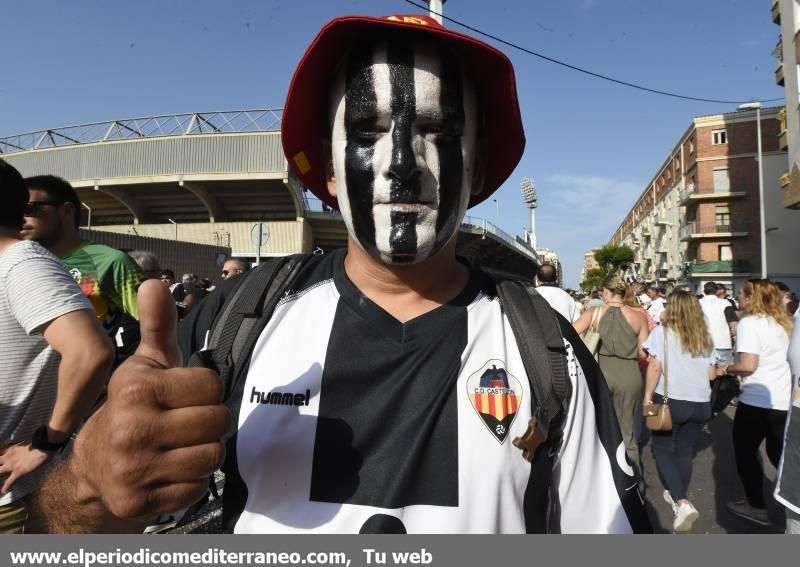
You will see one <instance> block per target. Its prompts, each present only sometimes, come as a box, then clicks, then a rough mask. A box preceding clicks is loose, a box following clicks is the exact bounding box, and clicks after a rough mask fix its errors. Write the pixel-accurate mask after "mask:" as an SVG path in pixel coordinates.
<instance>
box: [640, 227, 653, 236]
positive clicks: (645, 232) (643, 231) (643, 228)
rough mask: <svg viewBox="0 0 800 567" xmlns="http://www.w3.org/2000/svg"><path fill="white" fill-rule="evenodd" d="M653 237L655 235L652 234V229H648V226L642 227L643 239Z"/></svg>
mask: <svg viewBox="0 0 800 567" xmlns="http://www.w3.org/2000/svg"><path fill="white" fill-rule="evenodd" d="M651 236H653V233H652V232H650V228H649V227H647V226H645V227H642V237H643V238H650V237H651Z"/></svg>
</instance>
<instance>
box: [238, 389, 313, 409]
mask: <svg viewBox="0 0 800 567" xmlns="http://www.w3.org/2000/svg"><path fill="white" fill-rule="evenodd" d="M310 399H311V390H306V393H305V394H292V393H291V392H259V391H258V390H256V387H255V386H253V391H252V392H251V393H250V403H251V404H253V403H255V404H267V405H273V406H307V405H308V401H309V400H310Z"/></svg>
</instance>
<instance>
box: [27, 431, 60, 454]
mask: <svg viewBox="0 0 800 567" xmlns="http://www.w3.org/2000/svg"><path fill="white" fill-rule="evenodd" d="M67 443H69V437H67V438H66V439H64V440H63V441H62V442H61V443H51V442H50V440H49V439H48V438H47V426H46V425H42V426H41V427H39V428H38V429H37V430H36V431H34V432H33V439H31V447H33V448H34V449H39V450H40V451H44V452H45V453H55V452H56V451H60V450H61V449H63V448H64V447H65V446H66V445H67Z"/></svg>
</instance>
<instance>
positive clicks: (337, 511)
mask: <svg viewBox="0 0 800 567" xmlns="http://www.w3.org/2000/svg"><path fill="white" fill-rule="evenodd" d="M343 258H344V251H341V252H337V253H334V254H331V255H327V256H324V257H321V258H317V257H315V258H312V259H311V260H309V261H308V264H307V265H306V266H305V267H304V268H303V272H302V273H301V274H300V276H299V278H298V280H297V281H296V284H295V285H294V286H293V289H292V290H290V293H289V294H288V295H287V296H286V297H284V299H282V300H281V302H280V303H279V305H278V307H277V308H276V310H275V312H274V314H273V316H272V318H271V320H270V321H269V323H268V324H267V326H266V328H265V329H264V330H263V332H262V333H261V335H260V337H259V339H258V342H257V343H256V345H255V348H254V351H253V353H252V357H251V359H250V364H249V369H248V371H247V372H246V375H245V376H244V377H243V378H242V379H241V380H240V383H239V384H236V385H234V386H233V387H232V388H231V390H232V393H231V395H230V397H229V399H228V405H229V407H230V408H231V411H232V412H233V414H234V418H235V421H236V423H237V425H238V428H237V431H238V433H237V434H236V436H235V438H234V439H232V440H231V442H230V443H229V449H232V450H229V455H228V463H226V467H225V470H226V474H227V479H226V487H225V511H224V516H225V523H226V525H227V526H228V528H229V529H233V530H234V531H235V532H237V533H308V532H319V533H385V532H390V533H398V532H400V533H406V532H407V533H525V532H526V531H540V530H541V529H548V530H549V531H555V532H563V533H576V532H577V533H607V532H631V531H647V530H648V529H649V526H648V523H647V518H646V514H645V512H644V508H643V505H642V502H641V499H640V497H639V494H638V492H637V489H636V479H635V478H634V477H633V471H632V469H631V467H630V466H629V464H628V463H627V461H626V459H625V449H624V446H623V444H622V440H621V436H620V434H619V430H618V426H617V425H616V419H615V416H614V413H613V408H612V406H611V403H610V399H609V398H608V392H607V389H606V386H605V383H604V381H603V380H602V377H601V375H600V374H599V370H596V369H595V368H594V367H592V369H591V372H590V373H589V372H587V373H584V370H583V369H582V367H581V363H579V360H578V356H579V354H576V353H575V352H573V347H572V344H570V342H569V341H567V340H565V343H566V346H567V352H568V368H569V376H570V380H571V382H572V396H571V399H570V403H569V411H568V415H567V419H566V422H565V425H564V428H563V429H564V438H563V443H562V444H561V445H560V447H557V449H556V450H557V454H556V455H555V457H554V460H553V463H554V468H553V473H552V475H549V474H548V473H549V471H544V472H542V471H539V470H537V471H536V474H532V466H531V464H530V463H529V462H527V461H526V460H524V459H523V457H522V453H521V451H520V450H519V449H517V448H516V447H514V446H513V444H512V440H513V439H514V438H515V437H518V436H521V435H523V434H524V432H525V430H526V428H527V426H528V420H529V418H530V415H531V388H530V384H529V381H528V378H527V375H526V373H525V369H524V367H523V363H522V360H521V358H520V353H519V351H518V348H517V342H516V339H515V337H514V334H513V333H512V331H511V328H510V327H509V323H508V320H507V319H506V317H505V315H504V313H503V309H502V307H501V305H500V303H499V301H498V300H497V299H496V298H493V297H491V296H490V295H489V294H488V293H489V291H488V290H490V286H488V287H487V280H484V278H483V277H482V275H481V274H480V273H474V274H473V275H472V277H471V278H470V282H469V284H468V285H467V287H466V288H465V289H464V291H463V292H462V293H461V294H460V295H459V296H458V297H457V298H456V299H454V300H453V301H451V302H450V303H448V304H447V305H443V306H441V307H439V308H437V309H435V310H433V311H431V312H429V313H426V314H424V315H422V316H420V317H417V318H416V319H413V320H411V321H408V322H407V323H405V324H402V323H400V322H398V321H397V320H395V319H394V318H393V317H391V316H390V315H389V314H388V313H386V312H385V311H383V310H382V309H381V308H380V307H378V306H377V305H376V304H374V303H373V302H372V301H370V300H369V299H367V298H366V297H364V296H363V295H361V293H360V292H359V291H358V289H357V288H356V287H355V286H354V285H353V284H352V283H351V282H350V281H349V280H348V279H347V277H346V275H345V274H344V268H343ZM215 293H216V292H215ZM223 294H224V290H223ZM214 295H215V294H212V296H211V297H209V298H208V299H207V300H206V301H204V302H203V304H201V308H202V309H199V310H198V314H197V315H195V316H194V317H192V318H191V319H190V320H188V321H187V324H186V325H185V326H184V327H182V328H181V342H182V346H183V347H184V352H190V351H192V350H196V349H198V348H200V346H201V345H202V337H203V336H204V335H205V332H206V330H207V329H208V327H209V326H210V321H212V320H213V317H214V314H215V313H216V312H217V311H218V309H219V307H220V305H221V303H222V301H223V299H224V297H223V295H222V294H221V295H220V296H218V297H214ZM573 342H574V340H573ZM588 360H589V363H587V362H586V361H582V362H583V364H584V365H586V364H591V358H590V357H589V359H588ZM589 374H591V376H590V377H589ZM587 377H588V378H587ZM548 476H550V478H548ZM537 494H538V496H537ZM542 526H544V528H542Z"/></svg>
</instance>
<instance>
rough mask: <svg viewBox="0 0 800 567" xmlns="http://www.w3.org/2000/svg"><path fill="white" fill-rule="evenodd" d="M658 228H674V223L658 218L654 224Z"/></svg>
mask: <svg viewBox="0 0 800 567" xmlns="http://www.w3.org/2000/svg"><path fill="white" fill-rule="evenodd" d="M653 224H655V225H656V226H657V227H660V228H663V227H665V226H672V223H671V222H669V221H668V220H666V219H665V218H662V217H656V219H655V221H654V222H653Z"/></svg>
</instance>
